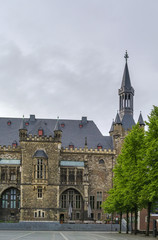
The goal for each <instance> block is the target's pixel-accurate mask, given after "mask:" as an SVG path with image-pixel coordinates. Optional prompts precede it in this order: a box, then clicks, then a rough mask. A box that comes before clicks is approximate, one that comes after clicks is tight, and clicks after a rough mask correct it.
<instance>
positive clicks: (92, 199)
mask: <svg viewBox="0 0 158 240" xmlns="http://www.w3.org/2000/svg"><path fill="white" fill-rule="evenodd" d="M89 203H90V206H91V209H92V210H93V209H95V195H90V196H89Z"/></svg>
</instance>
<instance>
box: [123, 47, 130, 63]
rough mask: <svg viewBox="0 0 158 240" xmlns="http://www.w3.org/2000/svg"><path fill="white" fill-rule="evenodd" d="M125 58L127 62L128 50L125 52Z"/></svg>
mask: <svg viewBox="0 0 158 240" xmlns="http://www.w3.org/2000/svg"><path fill="white" fill-rule="evenodd" d="M124 58H125V59H126V62H127V59H128V58H129V56H128V53H127V50H126V53H125V56H124Z"/></svg>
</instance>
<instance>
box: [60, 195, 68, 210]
mask: <svg viewBox="0 0 158 240" xmlns="http://www.w3.org/2000/svg"><path fill="white" fill-rule="evenodd" d="M61 207H62V208H66V207H67V206H66V194H62V196H61Z"/></svg>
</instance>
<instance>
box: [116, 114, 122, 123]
mask: <svg viewBox="0 0 158 240" xmlns="http://www.w3.org/2000/svg"><path fill="white" fill-rule="evenodd" d="M115 124H121V119H120V116H119V114H118V113H117V114H116V118H115Z"/></svg>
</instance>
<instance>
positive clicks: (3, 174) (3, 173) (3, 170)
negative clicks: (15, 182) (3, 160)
mask: <svg viewBox="0 0 158 240" xmlns="http://www.w3.org/2000/svg"><path fill="white" fill-rule="evenodd" d="M1 181H2V182H3V181H7V168H5V167H4V168H3V167H2V168H1Z"/></svg>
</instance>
